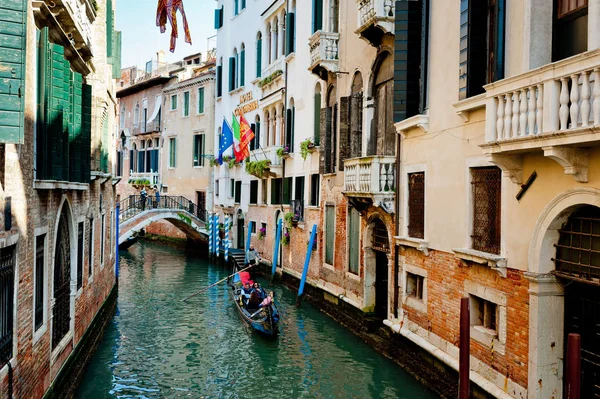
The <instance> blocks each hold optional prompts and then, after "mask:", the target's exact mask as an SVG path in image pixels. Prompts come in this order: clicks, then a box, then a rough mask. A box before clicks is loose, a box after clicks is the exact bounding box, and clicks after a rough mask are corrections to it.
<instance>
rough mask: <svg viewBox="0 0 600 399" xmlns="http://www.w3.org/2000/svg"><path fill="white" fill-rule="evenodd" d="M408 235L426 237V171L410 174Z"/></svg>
mask: <svg viewBox="0 0 600 399" xmlns="http://www.w3.org/2000/svg"><path fill="white" fill-rule="evenodd" d="M408 236H409V237H414V238H424V237H425V172H418V173H410V174H409V175H408Z"/></svg>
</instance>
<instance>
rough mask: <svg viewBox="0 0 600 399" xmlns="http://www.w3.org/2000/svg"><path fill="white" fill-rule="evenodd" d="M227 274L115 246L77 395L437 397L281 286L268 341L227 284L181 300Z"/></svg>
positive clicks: (143, 246)
mask: <svg viewBox="0 0 600 399" xmlns="http://www.w3.org/2000/svg"><path fill="white" fill-rule="evenodd" d="M227 272H228V271H227V270H224V269H222V268H220V267H218V266H214V265H211V264H209V263H208V262H207V261H205V260H203V259H199V258H195V257H190V256H186V255H184V254H182V253H181V252H180V251H178V250H175V249H173V248H168V247H162V246H159V245H157V244H153V243H146V242H143V243H140V244H136V245H135V246H134V247H132V248H131V249H130V250H129V251H128V252H124V253H122V254H121V280H120V286H119V300H118V301H119V302H118V311H117V314H116V316H115V317H114V320H113V321H112V322H111V323H110V326H109V327H108V329H107V331H106V333H105V336H104V339H103V341H102V343H101V346H100V348H99V349H98V352H97V353H96V355H95V356H94V358H93V360H92V363H91V364H90V367H89V369H88V371H87V373H86V376H85V378H84V382H83V383H82V386H81V387H80V389H79V391H78V397H79V398H100V399H102V398H116V397H118V398H163V397H169V398H177V397H193V398H197V397H206V398H250V397H252V398H254V397H258V396H274V397H277V398H302V397H304V398H313V397H327V398H338V397H339V398H434V397H435V395H433V394H432V393H430V392H429V391H428V390H427V389H425V388H424V387H423V386H422V385H421V384H419V383H418V382H417V381H415V380H414V379H413V378H412V377H410V376H409V375H407V374H406V373H405V372H403V371H402V370H401V369H400V368H398V367H397V366H396V365H395V364H393V363H392V362H390V361H389V360H388V359H386V358H385V357H383V356H381V355H380V354H378V353H377V352H375V351H374V350H373V349H371V348H370V347H369V346H367V345H366V344H364V343H363V342H362V341H361V340H360V339H359V338H357V337H355V336H354V335H352V334H351V333H350V332H348V331H347V330H346V329H344V328H343V327H341V326H339V325H337V324H336V323H335V322H334V321H332V320H331V319H330V318H328V317H327V316H325V315H324V314H322V313H321V312H320V311H318V310H317V309H315V308H313V307H312V306H310V304H309V303H303V305H302V307H301V308H300V309H298V308H296V307H295V297H294V295H293V293H292V292H290V291H289V290H287V289H285V288H283V287H281V286H275V287H272V288H273V291H274V292H275V295H276V297H277V298H278V299H279V307H280V310H281V312H282V314H283V318H282V321H281V323H280V329H281V334H280V336H279V337H278V338H277V339H275V340H272V339H267V338H263V337H261V336H259V335H256V334H253V333H251V332H249V331H248V330H247V329H246V328H244V327H243V325H242V323H241V321H240V319H239V316H238V314H237V313H236V310H235V308H234V306H233V304H232V303H231V302H230V298H229V296H228V292H227V288H226V287H225V286H217V287H215V288H211V289H210V290H208V291H207V292H206V293H204V294H201V295H198V296H197V297H194V298H193V299H191V300H189V301H188V302H187V303H182V302H181V301H180V299H181V298H184V297H186V296H187V295H190V294H192V293H194V292H196V291H197V290H198V289H199V288H201V287H203V286H207V285H210V284H211V283H214V282H216V281H218V280H219V279H221V278H223V277H225V276H226V275H227ZM264 283H265V284H268V283H266V282H264Z"/></svg>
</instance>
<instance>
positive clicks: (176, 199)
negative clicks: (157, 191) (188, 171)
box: [119, 195, 208, 222]
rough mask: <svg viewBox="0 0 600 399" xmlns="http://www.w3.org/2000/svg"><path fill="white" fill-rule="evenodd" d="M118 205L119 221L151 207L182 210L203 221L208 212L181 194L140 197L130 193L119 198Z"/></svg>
mask: <svg viewBox="0 0 600 399" xmlns="http://www.w3.org/2000/svg"><path fill="white" fill-rule="evenodd" d="M119 205H120V207H121V208H120V209H121V210H120V214H119V215H120V218H119V219H120V221H121V222H124V221H126V220H129V219H131V218H133V217H135V215H137V214H139V213H141V212H144V211H146V210H151V209H172V210H182V211H186V212H189V213H191V214H192V215H194V216H196V217H197V218H198V219H200V220H201V221H203V222H206V220H207V216H208V212H207V210H206V209H204V208H200V207H199V206H198V205H196V204H195V203H193V202H192V201H190V200H189V199H187V198H185V197H184V196H181V195H176V196H174V195H161V196H160V197H158V198H157V197H153V196H148V197H146V198H142V197H141V196H139V195H130V196H129V197H127V198H125V199H123V200H121V201H120V202H119Z"/></svg>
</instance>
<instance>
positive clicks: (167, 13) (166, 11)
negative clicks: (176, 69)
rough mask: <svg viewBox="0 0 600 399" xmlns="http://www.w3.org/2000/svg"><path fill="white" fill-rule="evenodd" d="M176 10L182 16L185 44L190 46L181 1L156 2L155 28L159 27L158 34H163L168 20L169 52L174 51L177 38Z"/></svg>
mask: <svg viewBox="0 0 600 399" xmlns="http://www.w3.org/2000/svg"><path fill="white" fill-rule="evenodd" d="M177 10H179V11H180V12H181V15H182V16H183V30H184V32H185V41H186V43H189V44H192V37H191V35H190V28H189V26H188V22H187V18H186V17H185V11H184V10H183V0H158V7H157V10H156V26H160V32H161V33H165V31H166V30H167V18H168V19H169V22H170V23H171V47H170V50H171V52H174V51H175V42H176V40H177V37H179V36H178V32H177V15H176V13H177Z"/></svg>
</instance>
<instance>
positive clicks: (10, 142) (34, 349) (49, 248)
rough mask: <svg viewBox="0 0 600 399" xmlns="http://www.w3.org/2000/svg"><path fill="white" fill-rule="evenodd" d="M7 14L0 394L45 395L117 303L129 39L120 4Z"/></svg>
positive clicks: (0, 153)
mask: <svg viewBox="0 0 600 399" xmlns="http://www.w3.org/2000/svg"><path fill="white" fill-rule="evenodd" d="M50 3H52V4H50ZM92 3H93V4H92ZM50 7H53V9H52V10H51V9H50ZM0 15H1V19H2V22H1V23H0V47H1V49H0V76H1V77H2V83H0V104H1V105H0V108H1V113H2V115H3V117H2V118H0V132H1V133H0V136H1V137H0V141H1V142H2V145H1V150H0V159H1V161H2V162H1V164H2V172H1V176H2V177H1V180H2V184H1V188H0V192H1V194H0V195H1V196H2V198H3V200H2V204H3V205H2V206H3V212H2V226H3V228H2V232H1V233H0V254H1V255H0V257H1V259H2V260H1V265H0V270H1V271H0V290H1V293H0V296H1V297H2V298H3V299H2V300H1V301H0V306H1V310H0V313H1V314H2V320H1V322H0V323H1V325H0V334H1V337H0V367H1V368H0V396H2V397H29V398H39V397H42V396H43V395H44V394H45V393H46V392H48V391H51V390H56V389H62V388H65V390H64V391H63V392H72V391H70V390H69V389H72V385H71V384H73V383H74V382H75V381H77V379H78V378H79V377H80V372H79V370H81V369H82V367H83V364H82V363H80V360H79V359H81V358H82V357H81V356H79V355H81V354H82V353H86V352H89V351H90V350H93V349H90V342H93V341H94V338H93V336H97V335H99V334H101V329H102V328H103V325H104V324H103V323H104V321H105V320H106V319H107V318H108V316H103V313H105V312H108V313H110V312H109V311H108V310H107V309H112V307H113V306H114V299H115V295H116V288H115V287H116V285H115V282H116V279H115V252H116V251H115V236H114V234H115V229H114V227H115V223H114V219H115V213H114V209H115V189H114V184H115V183H116V180H115V179H114V178H113V176H114V174H113V165H112V162H113V161H114V159H113V156H112V154H113V153H114V143H115V138H116V136H115V126H116V123H115V122H116V121H115V115H116V99H115V97H114V93H115V87H114V80H113V73H114V72H115V71H119V70H120V51H121V50H120V33H119V32H115V31H114V3H113V2H112V1H111V0H102V1H97V2H89V1H81V0H73V1H65V2H62V3H59V4H55V3H54V2H47V3H45V2H30V1H25V0H14V1H8V2H6V1H5V2H3V3H2V4H0ZM65 32H70V34H69V35H68V36H67V34H65ZM98 329H99V330H100V331H98ZM90 336H92V339H91V340H90V339H89V337H90ZM84 337H88V338H85V339H84ZM86 342H87V343H86ZM92 346H93V345H92ZM75 354H79V355H77V356H76V355H75ZM83 358H85V356H83ZM59 375H60V379H59V380H60V381H59V382H57V376H59ZM56 384H58V385H56Z"/></svg>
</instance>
